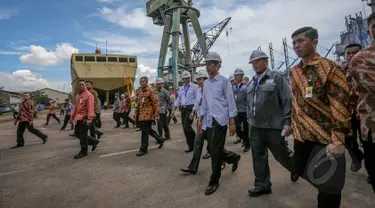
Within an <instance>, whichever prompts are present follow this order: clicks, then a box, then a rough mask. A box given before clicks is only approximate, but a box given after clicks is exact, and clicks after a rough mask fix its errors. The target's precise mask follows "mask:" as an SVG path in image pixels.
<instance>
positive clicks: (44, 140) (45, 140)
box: [43, 136, 48, 144]
mask: <svg viewBox="0 0 375 208" xmlns="http://www.w3.org/2000/svg"><path fill="white" fill-rule="evenodd" d="M47 141H48V136H46V137H45V138H44V139H43V144H45V143H46V142H47Z"/></svg>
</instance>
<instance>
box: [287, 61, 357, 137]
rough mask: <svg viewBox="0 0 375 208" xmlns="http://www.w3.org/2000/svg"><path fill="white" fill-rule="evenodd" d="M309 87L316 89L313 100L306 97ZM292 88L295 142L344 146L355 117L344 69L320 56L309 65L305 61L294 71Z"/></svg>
mask: <svg viewBox="0 0 375 208" xmlns="http://www.w3.org/2000/svg"><path fill="white" fill-rule="evenodd" d="M309 80H310V81H309ZM308 86H312V87H313V91H312V97H311V98H306V94H307V93H306V87H308ZM291 88H292V129H293V136H294V139H296V140H300V141H303V140H308V141H313V142H318V143H321V144H330V143H333V142H338V143H342V144H344V143H345V134H346V133H347V132H348V128H349V119H350V117H351V116H350V112H349V110H348V101H349V88H348V83H347V81H346V76H345V72H344V71H343V70H342V69H341V67H340V66H338V65H337V64H336V63H335V62H333V61H331V60H329V59H327V58H324V57H321V56H320V55H318V54H317V55H316V56H315V57H314V58H313V59H312V60H311V61H310V62H309V63H308V64H306V65H305V66H303V65H302V62H301V63H300V64H299V65H297V66H295V67H293V68H292V69H291Z"/></svg>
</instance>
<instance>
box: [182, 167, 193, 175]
mask: <svg viewBox="0 0 375 208" xmlns="http://www.w3.org/2000/svg"><path fill="white" fill-rule="evenodd" d="M180 170H181V171H182V172H184V173H191V174H196V173H197V172H194V171H192V170H190V169H189V168H181V169H180Z"/></svg>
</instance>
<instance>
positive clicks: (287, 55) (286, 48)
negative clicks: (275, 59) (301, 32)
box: [283, 38, 290, 80]
mask: <svg viewBox="0 0 375 208" xmlns="http://www.w3.org/2000/svg"><path fill="white" fill-rule="evenodd" d="M283 46H284V58H285V75H286V76H287V79H288V80H289V70H290V65H289V53H288V44H287V42H286V38H283Z"/></svg>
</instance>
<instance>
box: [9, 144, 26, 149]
mask: <svg viewBox="0 0 375 208" xmlns="http://www.w3.org/2000/svg"><path fill="white" fill-rule="evenodd" d="M23 146H24V145H22V144H16V145H15V146H13V147H11V149H15V148H19V147H23Z"/></svg>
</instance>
